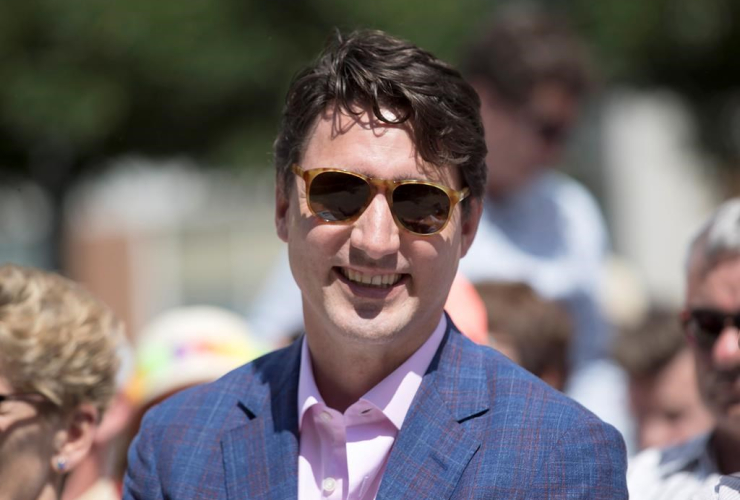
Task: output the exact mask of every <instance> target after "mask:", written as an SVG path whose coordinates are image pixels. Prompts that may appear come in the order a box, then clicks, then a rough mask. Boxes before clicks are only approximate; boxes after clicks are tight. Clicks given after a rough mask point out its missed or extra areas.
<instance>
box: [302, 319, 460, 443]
mask: <svg viewBox="0 0 740 500" xmlns="http://www.w3.org/2000/svg"><path fill="white" fill-rule="evenodd" d="M446 330H447V318H446V317H445V315H444V314H442V317H441V318H440V320H439V323H438V324H437V327H436V328H435V329H434V331H433V332H432V334H431V335H430V336H429V338H428V339H427V340H426V341H425V342H424V343H423V344H422V345H421V347H419V349H417V350H416V352H414V353H413V354H412V355H411V356H410V357H409V358H408V359H407V360H406V361H404V362H403V364H401V366H399V367H398V368H396V369H395V370H394V371H393V372H392V373H391V374H390V375H388V376H387V377H386V378H384V379H383V380H381V381H380V383H378V385H376V386H375V387H373V388H372V389H370V390H369V391H368V392H367V393H366V394H365V395H364V396H362V397H361V398H360V401H367V402H368V403H370V404H372V405H373V406H375V407H377V408H378V409H379V410H381V411H382V412H383V414H384V415H385V416H386V418H388V420H390V421H391V422H392V423H393V425H394V426H395V427H396V429H398V430H400V429H401V425H402V424H403V421H404V419H405V418H406V414H407V413H408V411H409V408H410V407H411V402H412V401H413V399H414V396H415V395H416V391H417V390H418V389H419V386H421V381H422V378H423V377H424V373H426V371H427V368H429V364H430V363H431V362H432V358H433V357H434V354H435V353H436V352H437V349H438V348H439V345H440V344H441V343H442V338H443V337H444V333H445V331H446ZM316 404H325V403H324V398H322V397H321V393H319V389H318V387H316V379H314V376H313V365H312V363H311V355H310V353H309V350H308V344H307V343H306V338H305V336H304V338H303V345H302V346H301V367H300V374H299V378H298V429H299V431H300V429H301V428H302V426H303V415H305V413H306V412H307V411H308V409H309V408H311V407H312V406H314V405H316Z"/></svg>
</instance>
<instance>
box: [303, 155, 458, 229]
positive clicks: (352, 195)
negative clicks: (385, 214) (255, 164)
mask: <svg viewBox="0 0 740 500" xmlns="http://www.w3.org/2000/svg"><path fill="white" fill-rule="evenodd" d="M291 168H292V170H293V172H294V173H295V174H296V175H298V176H299V177H302V178H303V180H304V181H305V182H306V194H307V198H308V208H309V209H310V210H311V213H313V214H314V215H315V216H316V217H318V218H320V219H321V220H323V221H325V222H337V223H349V222H353V221H355V220H357V219H358V218H359V217H360V216H361V215H362V213H363V212H364V211H365V209H366V208H367V207H368V205H370V202H371V201H372V199H373V198H374V197H375V195H376V194H377V192H378V189H381V188H385V197H386V199H387V200H388V206H389V207H390V209H391V214H393V219H394V220H395V221H396V225H398V227H400V228H402V229H405V230H406V231H409V232H411V233H414V234H418V235H420V236H431V235H433V234H436V233H438V232H440V231H442V230H443V229H444V228H445V226H446V225H447V223H448V222H449V221H450V217H451V215H452V210H453V209H454V208H455V205H457V204H458V203H460V202H461V201H462V200H464V199H465V198H466V197H467V196H468V195H469V194H470V190H469V189H468V188H463V189H461V190H460V191H455V190H454V189H451V188H449V187H447V186H443V185H441V184H436V183H434V182H427V181H418V180H400V181H395V180H389V179H377V178H374V177H367V176H364V175H362V174H358V173H356V172H349V171H347V170H342V169H337V168H314V169H311V170H303V169H302V168H301V167H300V166H298V165H295V164H294V165H293V166H292V167H291Z"/></svg>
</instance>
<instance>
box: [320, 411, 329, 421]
mask: <svg viewBox="0 0 740 500" xmlns="http://www.w3.org/2000/svg"><path fill="white" fill-rule="evenodd" d="M319 418H321V420H323V421H324V422H328V421H330V420H331V413H329V412H328V411H322V412H321V415H319Z"/></svg>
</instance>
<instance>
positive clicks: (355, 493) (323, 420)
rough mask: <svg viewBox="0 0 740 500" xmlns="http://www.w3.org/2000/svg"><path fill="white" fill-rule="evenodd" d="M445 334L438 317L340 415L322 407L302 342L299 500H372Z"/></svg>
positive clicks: (299, 413) (444, 320) (442, 324)
mask: <svg viewBox="0 0 740 500" xmlns="http://www.w3.org/2000/svg"><path fill="white" fill-rule="evenodd" d="M446 328H447V320H446V319H445V316H444V315H442V318H441V319H440V322H439V324H438V325H437V328H435V330H434V332H433V333H432V335H430V336H429V338H428V339H427V341H426V342H424V344H422V346H421V347H420V348H419V349H418V350H417V351H416V352H415V353H414V354H412V355H411V357H409V359H407V360H406V361H405V362H404V363H403V364H402V365H401V366H399V367H398V368H397V369H396V370H395V371H394V372H393V373H391V374H390V375H388V376H387V377H386V378H385V379H383V380H382V381H381V382H380V383H379V384H378V385H376V386H375V387H373V388H372V389H370V391H368V392H367V393H366V394H365V395H364V396H363V397H361V398H360V399H359V400H358V401H357V402H356V403H354V404H352V405H351V406H350V407H349V408H347V410H346V411H345V412H344V413H340V412H338V411H336V410H334V409H333V408H329V407H328V406H326V404H325V403H324V399H323V398H322V397H321V394H320V393H319V390H318V388H317V387H316V381H315V380H314V376H313V368H312V365H311V356H310V354H309V351H308V345H307V344H306V341H305V339H304V341H303V346H302V350H301V372H300V375H299V380H298V428H299V430H300V454H299V456H298V498H299V500H314V499H322V500H323V499H331V500H335V499H336V500H340V499H341V500H360V499H373V498H375V496H376V495H377V493H378V488H379V487H380V481H381V479H382V477H383V472H384V471H385V466H386V463H387V462H388V455H389V454H390V450H391V447H392V446H393V442H394V441H395V439H396V436H397V435H398V431H399V430H400V429H401V425H402V424H403V420H404V419H405V418H406V413H408V411H409V407H410V406H411V402H412V401H413V399H414V396H415V395H416V391H417V390H418V389H419V386H420V385H421V379H422V377H423V376H424V373H425V372H426V370H427V368H429V364H430V363H431V361H432V358H433V357H434V354H435V353H436V352H437V348H438V347H439V344H440V343H441V342H442V337H443V336H444V333H445V330H446Z"/></svg>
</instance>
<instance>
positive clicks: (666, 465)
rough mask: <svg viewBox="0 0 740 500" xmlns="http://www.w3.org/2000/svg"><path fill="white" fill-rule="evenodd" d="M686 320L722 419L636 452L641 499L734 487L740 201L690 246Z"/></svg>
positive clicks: (709, 397) (636, 490) (738, 440)
mask: <svg viewBox="0 0 740 500" xmlns="http://www.w3.org/2000/svg"><path fill="white" fill-rule="evenodd" d="M681 319H682V321H683V324H684V329H685V332H686V338H687V341H688V344H689V346H690V348H691V351H692V353H693V357H694V362H695V364H696V377H697V383H698V386H699V392H700V393H701V396H702V399H703V400H704V403H705V404H706V405H707V407H708V408H709V410H710V412H711V413H712V415H713V417H714V419H715V422H716V423H715V426H714V428H713V429H712V431H711V432H709V433H706V434H703V435H701V436H700V437H699V438H696V439H693V440H691V441H688V442H686V443H683V444H680V445H677V446H674V447H671V448H666V449H656V448H653V449H648V450H646V451H644V452H642V453H641V454H639V455H638V456H637V457H635V459H634V460H633V462H632V463H631V464H630V469H629V478H628V481H629V487H630V498H634V499H636V500H640V499H646V500H662V499H665V500H669V499H670V500H682V499H693V498H709V497H708V496H706V494H707V492H712V491H716V490H717V488H718V487H722V488H728V487H729V485H731V484H733V480H732V478H728V477H722V475H726V476H729V475H731V474H735V473H738V472H740V333H738V328H740V198H735V199H732V200H730V201H727V202H725V203H724V204H723V205H721V206H720V207H719V208H718V209H717V211H716V212H715V213H714V214H713V215H712V216H711V218H710V219H709V220H708V221H707V222H706V223H705V224H704V226H703V227H702V228H701V230H700V231H699V233H698V234H697V236H696V237H695V238H694V239H693V241H692V243H691V245H690V247H689V253H688V260H687V269H686V299H685V304H684V310H683V313H682V315H681ZM734 484H735V485H737V484H738V483H737V480H736V479H735V480H734ZM715 498H716V497H715Z"/></svg>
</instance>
